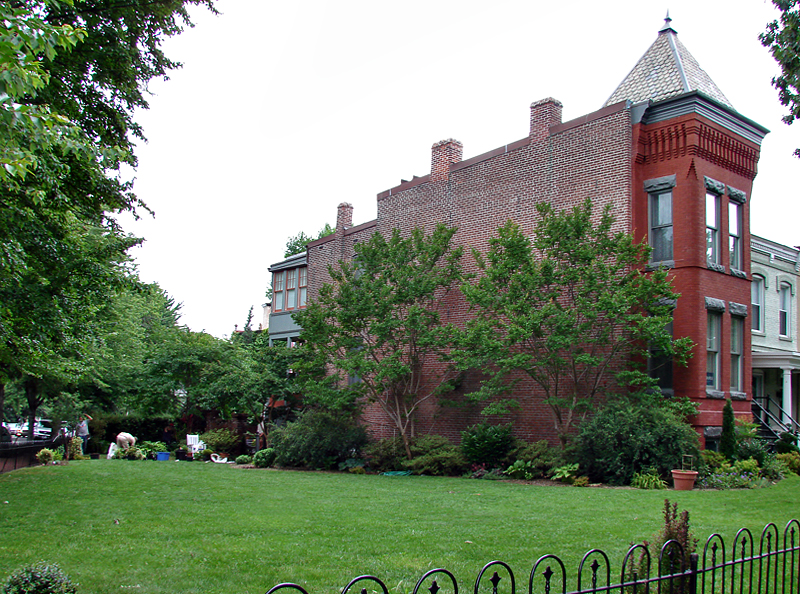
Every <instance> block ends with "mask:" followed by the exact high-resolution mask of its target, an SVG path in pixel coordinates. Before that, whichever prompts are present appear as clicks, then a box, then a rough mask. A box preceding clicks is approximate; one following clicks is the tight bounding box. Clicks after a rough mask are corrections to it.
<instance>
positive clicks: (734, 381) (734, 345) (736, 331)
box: [731, 316, 744, 392]
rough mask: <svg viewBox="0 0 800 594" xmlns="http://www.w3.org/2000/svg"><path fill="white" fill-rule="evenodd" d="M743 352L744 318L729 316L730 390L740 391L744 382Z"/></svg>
mask: <svg viewBox="0 0 800 594" xmlns="http://www.w3.org/2000/svg"><path fill="white" fill-rule="evenodd" d="M743 353H744V318H740V317H739V316H732V317H731V391H732V392H741V391H742V390H743V386H744V382H743V378H742V363H743V360H742V355H743Z"/></svg>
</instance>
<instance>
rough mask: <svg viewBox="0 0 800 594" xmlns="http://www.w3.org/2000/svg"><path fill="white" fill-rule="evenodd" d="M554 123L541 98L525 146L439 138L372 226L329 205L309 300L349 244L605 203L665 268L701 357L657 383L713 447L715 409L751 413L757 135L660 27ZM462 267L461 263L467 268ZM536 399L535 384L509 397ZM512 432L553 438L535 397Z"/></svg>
mask: <svg viewBox="0 0 800 594" xmlns="http://www.w3.org/2000/svg"><path fill="white" fill-rule="evenodd" d="M561 114H562V104H561V103H560V102H559V101H557V100H555V99H552V98H547V99H543V100H541V101H536V102H534V103H533V104H532V105H531V108H530V127H529V130H528V131H527V134H526V135H525V136H524V137H523V138H521V139H518V140H514V141H511V142H509V143H508V144H505V145H503V146H501V147H499V148H497V149H495V150H492V151H489V152H487V153H484V154H482V155H478V156H475V157H471V158H468V159H466V160H464V159H463V152H464V151H463V146H462V145H461V143H460V142H458V141H456V140H453V139H448V140H443V141H441V142H437V143H436V144H434V145H433V147H432V153H431V170H430V173H428V174H426V175H424V176H422V177H416V176H415V177H414V178H413V179H412V180H410V181H404V182H402V183H401V184H400V185H398V186H396V187H393V188H390V189H388V190H386V191H384V192H381V193H380V194H378V196H377V203H378V204H377V206H378V208H377V218H376V219H375V220H373V221H369V222H367V223H363V224H360V225H357V226H354V225H353V209H352V206H350V205H349V204H347V203H343V204H340V205H339V208H338V213H337V224H336V232H335V233H334V234H333V235H330V236H328V237H325V238H322V239H319V240H317V241H314V242H311V243H310V244H309V245H308V251H307V253H306V254H305V258H306V262H307V291H308V299H309V300H313V299H314V297H315V295H316V294H317V293H318V291H319V288H320V287H321V286H322V284H323V283H324V282H326V280H327V278H328V276H327V266H328V265H329V264H334V265H335V264H336V263H337V262H339V261H341V260H347V259H349V258H351V257H352V256H353V253H354V252H353V246H354V244H355V242H357V241H359V240H362V239H364V238H366V237H368V236H369V235H371V234H372V233H374V232H376V231H377V232H380V233H381V234H383V235H384V236H388V234H389V233H390V232H391V230H392V229H393V228H399V229H401V230H402V231H404V232H408V231H410V230H411V229H413V228H414V227H422V228H424V229H426V230H428V231H429V230H430V229H431V228H432V227H433V226H434V225H435V224H437V223H440V222H443V223H445V224H447V225H449V226H455V227H457V228H458V232H457V234H456V236H455V241H456V242H457V243H460V244H462V245H464V246H466V247H467V248H468V249H470V248H475V249H478V250H479V251H486V249H487V246H488V240H489V239H490V237H492V236H493V235H494V234H495V232H496V230H497V228H498V227H499V226H500V225H502V224H503V223H505V222H506V221H507V220H509V219H513V220H514V221H515V222H516V223H517V224H518V225H519V226H520V227H521V228H522V229H523V231H526V232H528V233H530V232H532V231H533V228H534V226H535V223H536V216H535V208H534V206H535V205H536V204H537V203H539V202H550V203H552V204H553V205H554V206H556V207H557V208H558V209H561V208H571V207H573V206H575V205H578V204H580V203H582V202H583V201H584V200H585V199H586V198H590V199H591V200H592V202H593V203H594V205H595V207H596V209H597V210H598V211H599V210H601V209H602V208H603V207H605V206H606V205H610V206H611V208H612V212H613V214H614V216H615V218H616V230H618V231H624V232H628V233H632V234H633V235H634V237H635V238H636V239H637V240H639V241H648V242H649V243H650V245H651V246H652V247H653V249H654V251H653V261H652V262H651V265H652V266H653V267H655V266H665V267H667V268H669V269H670V276H671V277H672V279H673V283H674V287H675V289H676V291H677V292H679V293H680V294H681V298H680V299H679V300H678V303H677V305H676V308H675V312H674V322H673V327H674V328H673V331H674V334H675V336H689V337H691V338H692V339H693V340H694V342H695V343H696V346H695V349H694V351H693V357H692V359H691V361H690V363H689V365H688V367H685V368H678V367H676V368H675V369H667V371H666V373H663V372H662V373H661V374H660V381H661V386H662V389H663V390H664V392H665V393H667V394H676V395H681V396H688V397H690V398H691V399H692V400H693V401H695V402H696V403H698V404H699V406H700V412H699V414H698V415H697V417H696V418H695V420H694V424H695V426H696V428H697V429H698V431H699V433H700V435H701V442H705V443H706V444H707V445H713V443H714V441H715V439H716V438H717V436H718V435H719V431H720V427H721V424H722V407H723V404H724V399H725V398H731V399H732V400H733V401H734V408H735V410H736V412H737V414H739V415H743V416H744V415H749V414H750V404H751V402H750V401H751V389H750V386H749V385H748V383H749V382H747V381H746V378H749V377H750V376H751V367H752V365H751V356H750V350H749V348H744V347H745V345H748V347H749V345H750V324H748V323H746V318H747V316H748V314H749V310H750V301H749V299H750V296H751V289H750V283H751V275H750V266H751V263H750V259H751V258H750V251H749V250H748V249H745V248H746V246H749V245H750V241H751V238H750V229H749V198H750V194H751V190H752V183H753V179H754V178H755V176H756V165H757V163H758V158H759V152H760V145H761V141H762V139H763V138H764V136H765V135H766V133H767V130H766V129H765V128H763V127H762V126H760V125H758V124H756V123H755V122H753V121H751V120H749V119H748V118H746V117H744V116H743V115H741V114H739V113H738V112H737V111H736V110H735V109H734V108H733V106H732V105H731V104H730V102H729V101H728V100H727V99H726V97H725V96H724V95H723V93H722V92H721V91H720V90H719V89H718V88H717V86H716V85H715V84H714V82H713V81H712V80H711V79H710V78H709V76H708V75H707V74H706V73H705V72H704V71H703V70H702V68H700V66H699V65H698V64H697V62H696V61H695V59H694V58H693V57H692V56H691V54H690V53H689V52H688V51H687V50H686V48H685V47H684V46H683V44H682V43H681V42H680V41H679V39H678V36H677V33H676V31H675V30H674V29H673V28H672V26H671V22H670V19H669V18H667V20H666V22H665V24H664V26H663V28H662V29H661V30H660V31H659V32H658V36H657V38H656V40H655V42H654V43H653V44H652V46H651V47H650V48H649V49H648V50H647V51H646V52H645V54H644V55H643V56H642V58H641V59H640V60H639V61H638V62H637V63H636V65H635V66H634V68H633V70H631V72H630V73H629V74H628V76H627V77H626V78H625V79H624V80H623V81H622V83H621V84H620V85H619V86H618V87H617V88H616V90H615V91H614V92H613V93H612V95H611V96H610V98H609V99H608V100H607V101H606V102H605V103H604V104H603V105H602V107H601V108H600V109H599V110H597V111H595V112H593V113H589V114H586V115H584V116H582V117H580V118H577V119H574V120H572V121H568V122H563V121H562V117H561ZM465 265H466V267H467V268H469V267H470V266H471V265H472V263H471V258H469V257H467V258H465ZM270 270H276V272H277V274H281V271H280V270H278V269H276V268H275V267H272V268H271V269H270ZM274 282H275V281H274ZM274 286H275V285H274V284H273V288H274ZM449 311H450V315H451V319H452V320H455V321H458V319H459V318H461V319H463V316H464V315H465V312H466V304H465V303H464V300H463V298H461V297H460V295H458V294H456V295H455V296H454V297H453V301H452V303H450V304H449ZM274 315H276V314H275V313H273V316H274ZM271 320H272V318H271ZM273 323H274V322H273V321H271V322H270V332H271V333H272V325H273ZM477 382H478V377H477V374H476V375H475V376H474V377H473V376H471V375H467V377H466V378H465V381H464V382H463V383H462V384H461V386H460V388H459V390H461V391H462V392H464V393H466V392H469V391H471V390H472V389H474V388H475V387H476V386H477ZM535 389H536V388H535V387H534V386H533V385H532V383H528V384H524V383H523V384H521V385H520V387H519V390H520V391H533V390H535ZM365 419H366V420H367V422H368V423H370V425H371V429H372V430H373V432H374V433H375V434H376V435H377V436H381V437H383V436H390V435H392V426H391V425H390V424H389V423H387V422H386V420H385V419H383V418H381V414H380V412H379V411H377V410H368V411H367V413H366V415H365ZM480 420H481V417H480V414H479V411H478V408H477V407H476V408H474V409H473V408H470V407H469V406H465V407H459V408H446V407H439V406H437V405H436V403H435V402H430V403H429V404H427V405H426V407H424V408H423V409H422V410H421V411H420V414H419V416H418V417H417V427H416V430H417V432H418V433H427V432H435V433H440V434H443V435H446V436H448V437H451V438H453V439H457V438H458V437H459V432H460V431H461V430H463V429H464V428H465V427H466V426H468V425H470V424H473V423H475V422H479V421H480ZM507 420H510V421H513V423H514V427H515V432H516V434H517V435H518V436H519V437H521V438H524V439H528V440H533V439H542V438H546V439H549V440H551V441H555V440H556V438H557V436H556V433H555V428H554V427H553V423H552V422H551V421H550V411H549V409H547V408H546V407H545V406H544V405H543V404H541V403H540V402H538V401H537V400H536V399H526V400H525V401H524V404H523V406H522V408H521V409H520V410H519V411H517V412H516V413H514V414H513V415H510V416H509V418H508V419H507Z"/></svg>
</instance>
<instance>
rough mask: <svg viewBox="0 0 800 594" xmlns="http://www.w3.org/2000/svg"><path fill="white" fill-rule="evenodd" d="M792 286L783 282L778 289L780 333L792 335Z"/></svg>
mask: <svg viewBox="0 0 800 594" xmlns="http://www.w3.org/2000/svg"><path fill="white" fill-rule="evenodd" d="M791 319H792V286H791V285H790V284H789V283H781V285H780V289H779V290H778V334H780V335H781V336H791V333H792V327H791Z"/></svg>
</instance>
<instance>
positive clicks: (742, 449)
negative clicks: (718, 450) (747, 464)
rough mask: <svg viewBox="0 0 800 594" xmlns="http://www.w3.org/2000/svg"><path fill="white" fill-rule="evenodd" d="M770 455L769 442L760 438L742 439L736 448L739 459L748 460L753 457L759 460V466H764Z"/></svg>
mask: <svg viewBox="0 0 800 594" xmlns="http://www.w3.org/2000/svg"><path fill="white" fill-rule="evenodd" d="M768 455H769V450H768V449H767V444H765V443H764V441H763V440H761V439H758V438H749V439H744V440H742V441H741V442H740V443H739V447H738V448H737V450H736V457H737V458H739V460H748V459H750V458H752V459H753V460H755V461H756V462H758V465H759V466H764V462H765V461H766V459H767V456H768Z"/></svg>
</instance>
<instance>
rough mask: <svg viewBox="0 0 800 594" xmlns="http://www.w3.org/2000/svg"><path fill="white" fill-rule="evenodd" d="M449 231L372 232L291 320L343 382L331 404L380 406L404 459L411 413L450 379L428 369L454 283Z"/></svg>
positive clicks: (442, 350) (456, 254) (441, 338)
mask: <svg viewBox="0 0 800 594" xmlns="http://www.w3.org/2000/svg"><path fill="white" fill-rule="evenodd" d="M455 232H456V230H455V229H453V228H447V227H445V226H444V225H438V226H437V227H436V228H435V229H434V230H433V232H432V233H431V234H430V235H425V234H424V232H423V231H422V230H421V229H414V230H413V231H412V232H411V234H410V236H409V237H406V238H404V237H402V236H401V234H400V231H399V230H398V229H395V230H394V231H393V232H392V235H391V237H390V238H389V239H388V240H387V239H385V238H384V237H383V236H382V235H380V234H379V233H376V234H375V235H373V236H372V238H371V239H370V240H369V241H366V242H363V243H358V244H356V248H355V251H356V256H355V258H354V260H353V261H352V262H342V263H341V264H340V266H339V267H338V268H337V269H334V268H331V269H330V275H331V283H330V284H326V285H324V286H323V288H322V289H321V290H320V294H319V298H318V299H317V300H315V301H313V302H311V303H310V304H309V306H308V307H307V308H306V309H305V310H301V311H300V312H298V313H296V314H295V315H294V317H295V320H296V321H297V323H298V324H300V326H302V328H303V332H302V333H301V336H300V338H301V339H302V340H304V341H305V343H306V347H305V348H307V349H309V350H310V352H311V353H312V356H313V357H314V358H315V360H316V362H317V364H318V365H324V364H329V365H330V367H331V368H332V369H333V371H334V373H335V374H336V375H337V376H338V377H337V379H339V380H340V382H346V383H347V384H348V385H347V386H346V387H345V388H343V389H340V390H339V391H338V394H339V397H340V398H342V401H341V402H338V403H337V405H341V404H343V403H347V402H348V401H354V400H357V399H362V400H364V401H368V402H373V403H376V404H377V405H379V406H380V408H381V409H382V410H383V412H384V413H385V414H386V416H387V417H388V418H389V419H390V420H391V422H392V423H393V424H394V425H395V427H396V428H397V431H398V433H399V435H400V436H401V437H402V439H403V443H404V445H405V449H406V454H407V455H408V457H409V458H410V457H411V451H410V447H409V444H410V440H411V438H412V437H413V435H414V415H415V412H416V411H417V410H418V408H419V407H420V405H421V404H422V403H423V402H425V401H427V400H428V399H430V398H432V397H433V396H434V395H435V394H436V393H437V391H438V390H439V389H443V388H444V387H445V386H446V385H447V382H448V380H449V379H451V378H452V373H450V372H449V371H448V369H447V368H443V367H440V366H437V365H435V364H437V363H441V362H442V361H443V360H444V358H445V354H446V351H447V346H448V335H447V328H446V327H445V325H444V322H443V320H442V310H443V305H442V303H443V301H444V298H445V296H446V294H447V293H448V291H450V290H451V289H452V288H453V287H455V286H456V283H458V282H459V281H460V279H461V255H462V249H461V248H453V247H452V245H451V240H452V238H453V235H454V234H455ZM309 389H310V390H311V396H312V397H313V396H314V391H313V389H312V388H309ZM326 394H327V395H328V396H330V395H331V394H330V392H327V393H326Z"/></svg>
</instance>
